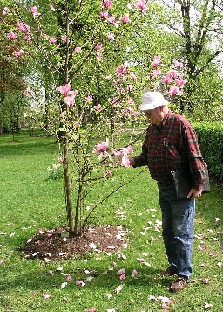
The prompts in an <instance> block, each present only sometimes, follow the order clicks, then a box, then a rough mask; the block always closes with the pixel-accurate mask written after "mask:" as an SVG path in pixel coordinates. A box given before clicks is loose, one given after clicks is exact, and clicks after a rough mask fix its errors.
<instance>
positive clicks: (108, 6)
mask: <svg viewBox="0 0 223 312" xmlns="http://www.w3.org/2000/svg"><path fill="white" fill-rule="evenodd" d="M102 2H103V3H102V4H103V6H104V7H105V8H106V9H111V8H112V1H110V0H102Z"/></svg>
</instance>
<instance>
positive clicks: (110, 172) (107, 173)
mask: <svg viewBox="0 0 223 312" xmlns="http://www.w3.org/2000/svg"><path fill="white" fill-rule="evenodd" d="M105 175H106V176H108V175H109V176H110V177H112V176H113V173H112V171H111V170H108V171H107V172H106V174H105Z"/></svg>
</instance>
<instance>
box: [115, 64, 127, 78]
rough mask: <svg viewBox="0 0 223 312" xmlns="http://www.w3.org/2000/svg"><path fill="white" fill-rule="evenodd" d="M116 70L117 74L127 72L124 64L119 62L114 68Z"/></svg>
mask: <svg viewBox="0 0 223 312" xmlns="http://www.w3.org/2000/svg"><path fill="white" fill-rule="evenodd" d="M116 72H117V73H118V75H119V76H121V75H125V74H127V70H126V67H125V65H123V64H121V65H120V66H118V67H117V68H116Z"/></svg>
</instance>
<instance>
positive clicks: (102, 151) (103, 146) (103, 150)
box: [92, 138, 109, 160]
mask: <svg viewBox="0 0 223 312" xmlns="http://www.w3.org/2000/svg"><path fill="white" fill-rule="evenodd" d="M108 146H109V139H108V138H106V140H105V142H102V143H98V144H96V145H95V147H94V149H93V151H92V153H96V154H98V153H99V156H98V159H99V160H100V159H101V158H102V157H103V156H109V154H108V152H107V149H108Z"/></svg>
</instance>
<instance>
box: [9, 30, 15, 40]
mask: <svg viewBox="0 0 223 312" xmlns="http://www.w3.org/2000/svg"><path fill="white" fill-rule="evenodd" d="M7 38H8V39H15V38H17V33H15V32H13V31H10V32H9V33H8V35H7Z"/></svg>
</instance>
